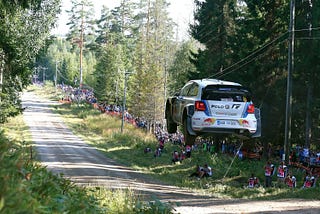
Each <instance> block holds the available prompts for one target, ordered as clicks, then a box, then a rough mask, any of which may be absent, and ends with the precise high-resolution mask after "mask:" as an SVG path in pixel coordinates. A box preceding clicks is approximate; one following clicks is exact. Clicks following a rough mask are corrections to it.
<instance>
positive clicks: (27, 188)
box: [0, 115, 172, 214]
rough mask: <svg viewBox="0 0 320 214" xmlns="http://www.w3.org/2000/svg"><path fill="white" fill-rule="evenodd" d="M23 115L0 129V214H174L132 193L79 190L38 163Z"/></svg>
mask: <svg viewBox="0 0 320 214" xmlns="http://www.w3.org/2000/svg"><path fill="white" fill-rule="evenodd" d="M35 155H36V154H35V151H33V149H32V142H31V135H30V132H29V129H28V127H27V126H26V125H25V124H24V122H23V118H22V115H20V116H17V117H15V118H11V119H9V121H8V122H7V123H6V124H4V125H2V126H1V127H0V166H1V167H0V184H1V185H0V213H8V214H10V213H80V214H81V213H84V214H86V213H123V214H127V213H171V209H172V207H171V205H170V204H166V203H156V202H154V203H151V202H143V201H142V200H141V199H140V198H138V197H137V195H136V194H134V192H133V191H131V190H108V189H104V188H94V187H79V186H76V185H75V184H74V183H72V182H71V181H70V180H67V179H64V178H63V175H54V174H52V173H51V172H49V171H48V170H47V169H46V168H45V167H44V166H42V165H41V164H40V163H38V162H37V161H36V160H35Z"/></svg>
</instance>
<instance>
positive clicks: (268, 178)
mask: <svg viewBox="0 0 320 214" xmlns="http://www.w3.org/2000/svg"><path fill="white" fill-rule="evenodd" d="M273 170H274V165H273V164H271V162H270V161H268V162H267V164H266V165H265V166H264V175H265V178H266V179H265V185H266V187H271V184H272V175H273Z"/></svg>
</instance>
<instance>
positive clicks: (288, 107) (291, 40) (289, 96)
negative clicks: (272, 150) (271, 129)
mask: <svg viewBox="0 0 320 214" xmlns="http://www.w3.org/2000/svg"><path fill="white" fill-rule="evenodd" d="M294 20H295V0H291V2H290V24H289V48H288V76H287V97H286V121H285V138H284V154H283V157H282V160H283V161H288V159H289V151H290V146H291V107H292V71H293V68H294Z"/></svg>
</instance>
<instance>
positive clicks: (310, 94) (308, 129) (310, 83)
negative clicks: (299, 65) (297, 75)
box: [305, 0, 315, 148]
mask: <svg viewBox="0 0 320 214" xmlns="http://www.w3.org/2000/svg"><path fill="white" fill-rule="evenodd" d="M306 20H307V22H308V23H307V24H308V28H309V38H310V40H309V43H308V45H309V48H310V49H309V50H312V48H313V41H312V39H311V37H312V1H311V0H309V1H308V12H307V17H306ZM309 65H311V63H309ZM309 70H310V74H309V75H308V84H307V85H308V86H307V87H308V91H307V109H306V130H305V147H306V148H309V147H310V142H311V137H312V130H311V124H312V118H311V109H312V101H313V85H314V70H315V69H313V68H312V66H310V69H309Z"/></svg>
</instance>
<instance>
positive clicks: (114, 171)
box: [22, 92, 320, 214]
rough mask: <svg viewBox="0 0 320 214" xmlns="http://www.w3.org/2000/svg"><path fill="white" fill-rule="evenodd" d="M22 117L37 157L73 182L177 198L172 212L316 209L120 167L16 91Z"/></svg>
mask: <svg viewBox="0 0 320 214" xmlns="http://www.w3.org/2000/svg"><path fill="white" fill-rule="evenodd" d="M22 104H23V107H24V108H25V111H24V120H25V122H26V124H27V125H28V126H29V128H30V131H31V134H32V139H33V142H34V143H35V148H36V151H37V154H38V159H39V160H40V161H41V162H42V163H43V164H44V165H45V166H47V168H48V170H51V171H53V172H54V173H63V174H64V177H66V178H69V179H71V180H72V181H74V182H75V183H77V184H79V185H92V186H96V185H99V186H100V185H101V186H106V187H110V188H130V189H133V190H136V191H137V192H138V193H139V194H141V195H145V196H146V197H150V196H151V195H155V196H157V198H159V199H161V200H162V201H166V202H167V201H172V202H180V203H181V206H179V207H176V212H177V213H182V214H184V213H185V214H189V213H190V214H195V213H199V214H207V213H279V212H281V213H299V214H300V213H310V214H313V213H320V202H319V201H305V200H298V199H294V200H293V199H290V200H287V199H286V200H278V201H250V200H242V199H241V200H235V199H232V200H229V199H228V200H226V199H218V198H213V197H209V196H205V195H200V194H198V193H195V192H192V191H189V190H186V189H181V188H178V187H174V186H169V185H165V184H161V183H160V182H157V181H154V180H152V179H150V178H149V177H148V176H146V175H145V174H143V173H141V172H138V171H134V170H132V169H130V168H128V167H126V166H122V165H120V164H118V163H117V162H115V161H113V160H112V159H110V158H108V157H107V156H106V155H104V154H102V153H101V152H99V151H98V150H96V149H95V148H94V147H92V146H89V145H87V144H86V143H85V142H83V141H82V140H81V139H80V138H79V137H77V136H76V135H74V134H73V133H72V131H71V130H70V129H69V128H68V127H66V125H65V124H64V123H63V121H62V118H61V117H60V115H58V114H55V113H53V112H52V109H51V108H52V106H54V105H59V104H58V103H57V102H54V101H49V100H46V99H44V98H42V97H39V96H36V95H35V94H34V93H32V92H25V93H23V95H22Z"/></svg>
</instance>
